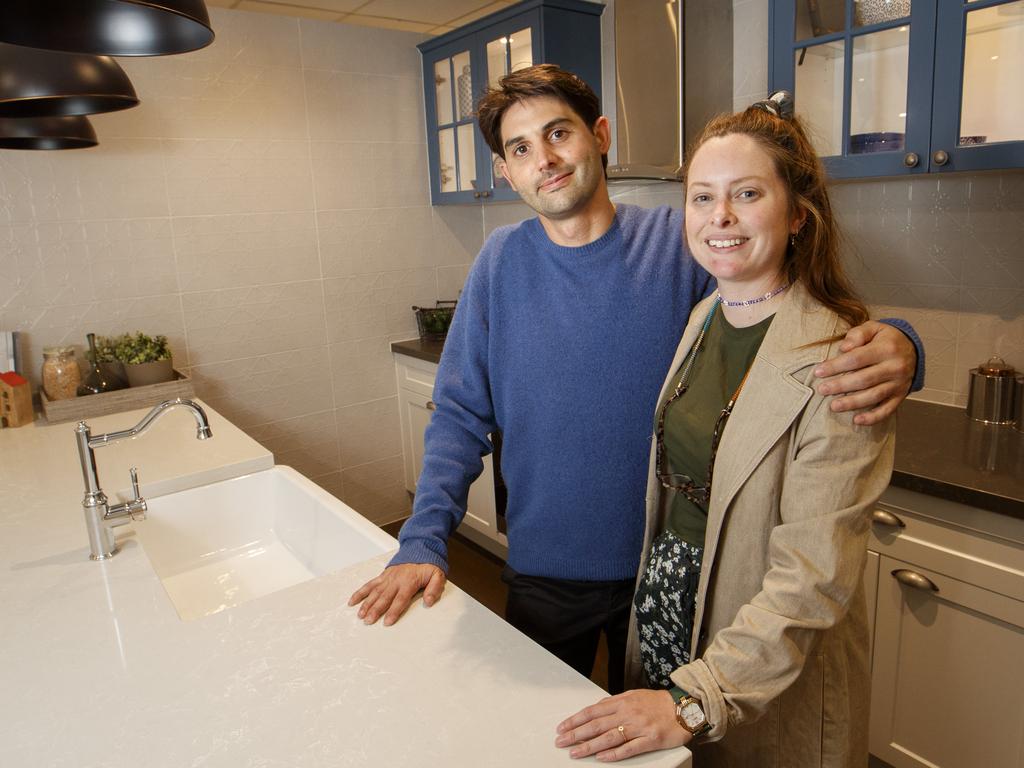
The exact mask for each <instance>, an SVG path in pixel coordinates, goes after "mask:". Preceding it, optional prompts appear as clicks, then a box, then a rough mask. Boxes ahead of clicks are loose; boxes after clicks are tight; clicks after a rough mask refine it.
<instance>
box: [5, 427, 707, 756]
mask: <svg viewBox="0 0 1024 768" xmlns="http://www.w3.org/2000/svg"><path fill="white" fill-rule="evenodd" d="M145 413H146V410H145V409H144V410H140V411H132V412H128V413H122V414H117V415H113V416H104V417H99V418H95V419H91V420H90V422H89V423H90V426H91V427H92V428H93V432H94V433H95V434H98V433H100V432H105V431H110V430H116V429H123V428H126V427H129V426H131V425H132V424H134V423H136V422H137V421H138V420H139V419H140V418H141V417H142V416H143V415H145ZM207 413H208V415H209V417H210V423H211V427H212V429H213V435H214V437H213V439H212V440H206V441H202V442H200V441H197V440H195V424H194V422H193V420H192V416H191V415H190V414H189V413H187V412H185V411H183V410H179V411H172V412H170V413H168V414H167V415H166V416H165V417H163V418H162V419H161V420H160V421H159V422H157V423H156V424H155V425H154V426H153V427H152V428H151V429H150V430H149V431H148V432H147V433H146V434H144V435H142V436H140V437H137V438H135V439H133V440H129V441H124V442H122V443H116V444H112V445H109V446H105V447H103V448H102V449H101V450H98V451H97V463H98V467H99V473H100V479H101V481H102V483H103V485H104V487H105V490H106V491H107V493H108V495H110V496H111V497H115V496H116V497H117V500H122V499H124V498H126V497H127V487H128V467H129V466H132V465H134V466H138V468H139V475H140V480H141V483H142V494H143V495H144V496H148V497H150V498H153V497H156V496H160V495H164V494H168V493H173V492H174V491H177V490H182V489H185V488H190V487H194V486H197V485H202V484H206V483H210V482H215V481H217V480H222V479H226V478H230V477H237V476H240V475H243V474H247V473H251V472H256V471H260V470H263V469H268V468H269V467H271V466H272V465H273V456H272V455H271V454H270V453H269V452H268V451H266V450H265V449H263V448H262V447H261V446H260V445H259V444H258V443H256V442H255V441H253V440H251V439H250V438H248V437H247V436H246V435H245V434H243V433H242V432H241V431H240V430H238V429H237V428H235V427H234V426H232V425H231V424H230V423H229V422H228V421H226V420H225V419H224V418H223V417H221V416H220V415H219V414H217V413H216V412H214V411H212V410H211V409H209V408H208V407H207ZM73 426H74V425H73V424H58V425H52V426H51V425H46V424H45V423H44V422H37V423H36V424H33V425H29V426H25V427H21V428H18V429H4V430H0V494H2V498H3V508H2V511H0V602H2V605H3V610H4V620H3V622H2V624H0V689H2V690H3V691H4V692H5V696H4V697H3V701H2V703H0V765H4V766H30V765H31V766H48V767H57V766H69V767H71V766H74V768H87V767H91V766H111V767H120V766H125V767H126V768H127V767H128V766H131V767H132V768H135V766H139V765H144V766H147V768H157V767H161V766H167V767H168V768H170V767H171V766H173V767H174V768H182V767H183V766H217V767H221V766H223V768H237V767H238V766H243V765H251V766H256V765H258V766H288V767H289V768H318V767H320V766H332V767H335V766H365V767H367V768H370V767H372V768H378V767H383V766H402V767H403V768H405V767H406V766H416V767H418V766H424V767H428V766H437V767H438V768H441V767H442V766H443V767H444V768H461V767H462V766H475V765H487V766H548V765H552V766H555V765H571V764H576V763H577V761H573V760H571V759H570V758H569V756H568V752H567V750H558V749H556V748H555V747H554V746H553V741H554V727H555V724H556V723H557V722H558V721H559V720H561V719H562V718H564V717H565V716H567V715H569V714H571V713H572V712H575V711H576V710H578V709H579V708H581V707H583V706H585V705H587V704H591V703H593V702H595V701H597V700H598V699H599V698H600V697H601V696H603V695H605V694H604V692H603V691H602V690H601V689H600V688H598V687H597V686H595V685H594V684H593V683H591V682H590V681H589V680H586V679H585V678H583V677H582V676H580V675H579V674H577V673H576V672H574V671H573V670H572V669H570V668H569V667H567V666H565V665H564V664H562V663H561V662H559V661H558V660H557V659H555V658H554V657H553V656H551V655H550V654H548V653H547V652H546V651H544V650H543V649H541V648H540V647H539V646H537V645H535V644H534V643H533V642H532V641H530V640H529V639H527V638H526V637H525V636H523V635H522V634H520V633H519V632H517V631H516V630H514V629H513V628H511V627H510V626H509V625H507V624H506V623H505V622H504V621H502V620H501V619H500V618H498V617H497V616H495V615H494V614H492V613H491V612H490V611H488V610H487V609H485V608H484V607H483V606H481V605H480V604H479V603H477V602H476V601H474V600H473V599H472V598H470V597H469V596H468V595H466V594H465V593H464V592H462V590H460V589H459V588H458V587H457V586H455V585H454V584H451V583H449V584H448V585H447V587H446V589H445V594H444V596H443V598H442V599H441V600H440V601H439V602H438V603H437V604H436V605H435V606H434V607H432V608H430V609H425V608H423V606H422V604H421V603H416V604H414V605H413V607H412V608H411V609H410V611H409V613H408V614H407V615H406V617H404V618H403V619H402V620H401V621H399V622H398V623H397V624H396V625H395V626H393V627H388V628H385V627H383V626H381V625H380V624H377V625H374V626H365V625H364V624H363V623H362V622H361V621H360V620H359V619H358V618H357V616H356V611H355V609H353V608H348V607H347V606H346V602H347V598H348V596H349V595H350V594H351V593H352V591H353V590H354V589H355V588H356V587H357V586H358V585H359V584H361V583H363V582H364V581H365V580H367V579H369V578H371V577H372V576H374V575H376V574H377V573H378V572H379V571H380V570H381V568H383V567H384V565H385V564H386V563H387V561H388V559H389V558H390V554H385V555H381V556H377V557H374V558H372V559H370V560H367V561H365V562H362V563H359V564H357V565H354V566H352V567H350V568H347V569H344V570H341V571H337V572H335V573H332V574H329V575H327V576H322V577H320V578H317V579H313V580H311V581H307V582H305V583H301V584H298V585H296V586H293V587H290V588H288V589H285V590H282V591H279V592H276V593H273V594H270V595H267V596H265V597H262V598H259V599H256V600H252V601H251V602H247V603H244V604H241V605H238V606H236V607H234V608H231V609H228V610H225V611H222V612H220V613H217V614H214V615H211V616H206V617H205V618H201V619H197V620H195V621H190V622H185V621H182V620H181V619H180V618H179V617H178V614H177V612H176V611H175V609H174V607H173V605H172V604H171V602H170V600H169V599H168V597H167V595H166V593H165V592H164V589H163V586H162V584H161V582H160V580H159V579H158V578H157V576H156V574H155V573H154V571H153V569H152V567H151V566H150V564H149V562H148V559H147V557H146V555H145V553H144V552H143V550H142V548H141V547H140V546H139V544H138V542H137V541H136V538H135V535H134V532H133V530H132V526H131V524H129V525H126V526H122V527H120V528H118V529H116V531H117V540H118V544H119V546H120V547H121V551H120V553H119V554H118V555H117V556H116V557H114V558H112V559H110V560H106V561H103V562H91V561H89V559H88V554H89V547H88V540H87V537H86V530H85V525H84V522H83V519H82V512H81V507H80V504H81V498H82V491H83V489H82V477H81V472H80V470H79V464H78V456H77V454H76V451H75V446H74V440H73V431H72V430H73ZM214 513H215V511H212V510H211V514H214ZM396 546H397V543H396ZM582 762H583V763H584V764H586V763H591V764H593V763H596V762H597V761H595V760H593V759H592V758H590V759H588V760H584V761H582ZM689 764H690V754H689V752H688V751H687V750H685V749H678V750H674V751H670V752H657V753H652V754H649V755H644V756H640V757H638V758H633V759H632V760H630V761H627V762H626V763H624V765H637V766H641V765H642V766H659V767H661V766H664V768H668V767H669V766H685V765H689Z"/></svg>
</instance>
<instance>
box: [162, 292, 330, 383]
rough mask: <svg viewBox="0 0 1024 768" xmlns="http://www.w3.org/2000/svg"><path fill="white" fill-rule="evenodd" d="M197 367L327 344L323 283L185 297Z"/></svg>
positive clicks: (190, 338) (187, 325)
mask: <svg viewBox="0 0 1024 768" xmlns="http://www.w3.org/2000/svg"><path fill="white" fill-rule="evenodd" d="M181 300H182V308H183V311H184V315H185V328H186V330H187V332H188V340H189V351H190V355H191V359H192V364H193V365H202V364H205V363H215V362H221V361H224V360H234V359H238V358H246V357H255V356H257V355H266V354H272V353H275V352H286V351H288V350H301V349H306V348H309V347H318V346H320V345H322V344H324V343H325V342H326V340H327V338H326V328H325V321H324V302H323V287H322V285H321V283H320V281H319V280H308V281H304V282H298V283H280V284H276V285H254V286H247V287H242V288H227V289H223V290H217V291H201V292H196V293H185V294H182V296H181Z"/></svg>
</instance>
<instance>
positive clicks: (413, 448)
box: [398, 389, 434, 493]
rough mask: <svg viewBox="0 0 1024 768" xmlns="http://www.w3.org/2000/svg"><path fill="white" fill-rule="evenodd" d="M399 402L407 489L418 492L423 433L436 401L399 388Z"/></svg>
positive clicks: (421, 465)
mask: <svg viewBox="0 0 1024 768" xmlns="http://www.w3.org/2000/svg"><path fill="white" fill-rule="evenodd" d="M398 404H399V408H400V409H401V413H402V438H403V443H404V445H403V450H402V454H403V459H404V461H405V489H406V490H407V491H409V493H415V492H416V481H417V480H419V477H420V471H421V470H422V469H423V434H424V433H425V432H426V431H427V425H428V424H430V417H431V416H432V415H433V413H434V403H433V401H432V400H431V399H430V398H429V397H427V396H426V395H421V394H419V393H418V392H410V391H409V390H407V389H400V390H398Z"/></svg>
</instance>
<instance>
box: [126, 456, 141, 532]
mask: <svg viewBox="0 0 1024 768" xmlns="http://www.w3.org/2000/svg"><path fill="white" fill-rule="evenodd" d="M128 474H129V475H130V476H131V480H132V500H131V501H129V502H128V504H127V505H126V506H127V508H128V516H129V517H131V519H132V520H145V519H146V500H145V499H144V498H142V496H140V495H139V470H138V468H136V467H131V468H130V469H129V470H128Z"/></svg>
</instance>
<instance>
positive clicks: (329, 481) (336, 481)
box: [310, 471, 345, 499]
mask: <svg viewBox="0 0 1024 768" xmlns="http://www.w3.org/2000/svg"><path fill="white" fill-rule="evenodd" d="M310 479H311V480H312V481H313V482H315V483H316V484H317V485H319V486H320V487H321V488H323V489H324V490H325V491H327V492H328V493H329V494H331V495H332V496H334V497H335V498H338V499H340V498H341V497H342V496H344V495H345V494H344V491H343V490H342V487H343V486H342V480H341V472H340V471H339V472H328V473H327V474H326V475H319V476H317V477H312V478H310Z"/></svg>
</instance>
